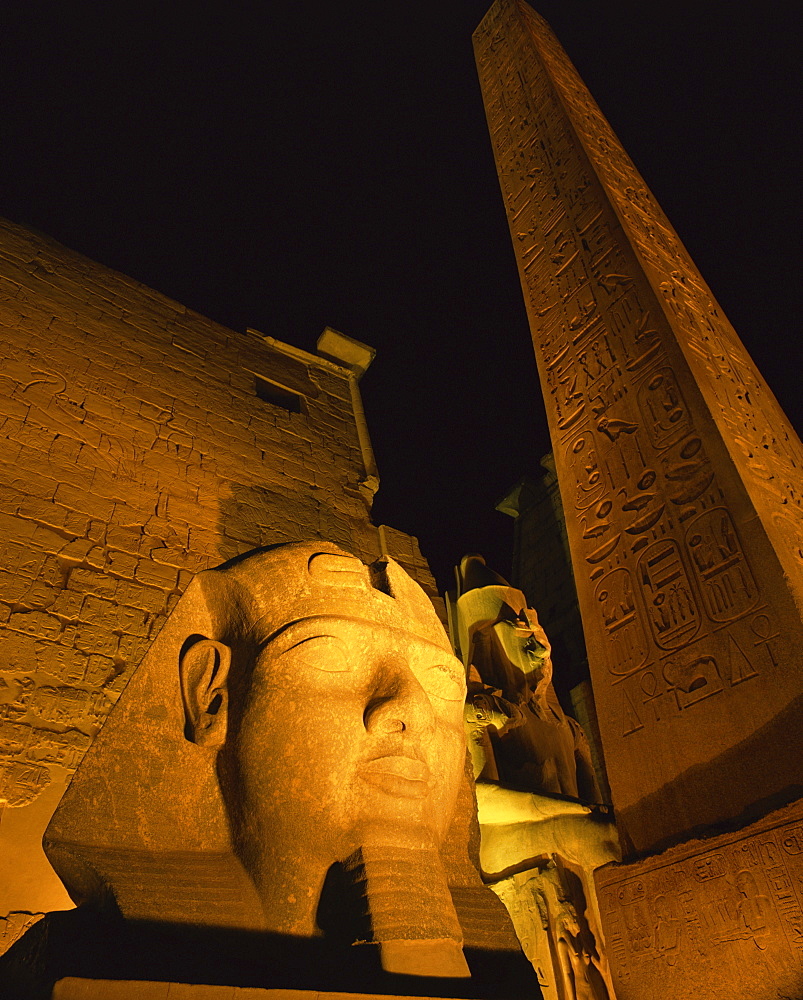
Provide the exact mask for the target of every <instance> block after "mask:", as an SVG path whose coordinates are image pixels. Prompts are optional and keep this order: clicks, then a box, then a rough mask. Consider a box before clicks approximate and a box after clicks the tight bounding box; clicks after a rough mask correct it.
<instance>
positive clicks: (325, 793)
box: [236, 615, 465, 877]
mask: <svg viewBox="0 0 803 1000" xmlns="http://www.w3.org/2000/svg"><path fill="white" fill-rule="evenodd" d="M464 697H465V681H464V675H463V669H462V666H461V664H460V662H459V661H458V660H456V659H455V658H454V657H453V656H452V655H451V654H450V653H449V652H448V651H447V650H446V649H444V648H443V647H442V646H440V645H436V644H434V643H432V642H429V641H426V640H424V639H421V638H419V637H418V636H416V635H415V634H413V633H411V632H408V631H405V630H403V629H401V628H394V627H390V626H387V625H381V624H378V623H376V622H369V621H360V620H354V619H348V618H342V617H337V616H327V615H321V616H315V617H309V618H305V619H302V620H300V621H295V622H293V623H292V624H291V625H289V626H288V627H286V628H284V629H282V631H281V632H280V633H279V634H278V635H277V636H276V637H275V638H273V639H272V640H271V641H269V642H268V643H267V645H266V646H265V647H264V648H263V649H262V650H261V652H260V653H259V655H258V657H257V661H256V664H255V667H254V673H253V677H252V683H251V690H250V693H249V696H248V698H247V702H246V705H245V708H244V711H243V717H242V722H241V725H240V728H239V734H238V737H237V743H236V756H237V761H238V770H239V774H240V788H241V798H242V815H243V817H244V822H245V824H246V825H247V831H246V836H245V842H246V843H247V844H248V845H249V847H248V850H247V856H248V860H249V861H250V863H251V866H255V867H256V870H257V873H259V872H261V873H262V875H263V877H264V876H265V875H266V874H267V872H265V870H264V869H265V867H266V866H267V867H268V868H269V869H270V868H274V867H275V865H277V864H281V863H282V861H283V860H287V859H292V857H294V856H298V857H299V858H300V857H302V856H303V857H304V859H306V860H305V863H307V862H308V861H309V860H311V859H312V858H316V859H317V860H318V861H319V862H321V863H331V862H332V861H335V860H343V859H345V858H346V857H348V856H349V855H350V854H351V853H352V852H353V851H355V850H356V849H357V848H358V847H360V846H361V844H363V843H364V842H365V840H366V838H369V839H376V838H377V837H380V838H385V839H386V840H387V841H388V842H393V843H404V844H410V845H414V844H416V843H418V842H424V843H427V842H428V843H434V844H438V843H440V841H441V839H442V838H443V836H444V834H445V832H446V830H447V828H448V826H449V822H450V820H451V816H452V812H453V808H454V803H455V799H456V796H457V791H458V786H459V782H460V779H461V775H462V766H463V759H464V756H465V743H464V737H463V729H462V725H463V723H462V718H463V700H464Z"/></svg>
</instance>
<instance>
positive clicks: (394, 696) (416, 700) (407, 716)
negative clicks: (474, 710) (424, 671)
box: [363, 657, 435, 735]
mask: <svg viewBox="0 0 803 1000" xmlns="http://www.w3.org/2000/svg"><path fill="white" fill-rule="evenodd" d="M363 722H364V724H365V728H366V729H367V731H368V732H369V733H373V734H376V735H381V734H389V733H403V732H408V733H411V734H412V733H415V734H417V735H422V734H424V733H426V732H429V731H431V730H432V729H433V727H434V724H435V713H434V712H433V709H432V703H431V702H430V700H429V696H428V695H427V693H426V691H425V690H424V689H423V687H422V686H421V684H420V682H419V681H418V678H417V677H416V676H415V674H414V672H413V671H412V669H411V668H410V665H409V663H407V662H406V660H404V659H403V658H401V657H399V658H394V659H393V660H392V661H389V662H386V663H383V664H382V668H381V670H380V671H379V672H378V674H377V676H376V678H375V684H374V688H373V691H372V695H371V698H370V699H369V701H368V704H367V705H366V707H365V711H364V713H363Z"/></svg>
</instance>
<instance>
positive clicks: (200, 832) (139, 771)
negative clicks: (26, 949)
mask: <svg viewBox="0 0 803 1000" xmlns="http://www.w3.org/2000/svg"><path fill="white" fill-rule="evenodd" d="M464 697H465V679H464V671H463V668H462V666H461V664H460V662H459V661H458V660H457V659H456V658H455V657H454V656H453V654H452V652H451V648H450V646H449V643H448V640H447V638H446V635H445V633H444V630H443V627H442V626H441V624H440V622H439V621H438V619H437V617H436V615H435V613H434V611H433V609H432V606H431V604H430V602H429V601H428V599H427V597H426V595H425V594H424V593H423V591H422V590H421V588H420V587H419V586H418V585H417V584H416V583H414V582H413V581H412V580H411V579H410V577H408V576H407V574H406V573H405V572H404V571H403V570H402V569H401V567H400V566H398V565H397V564H396V563H394V562H393V561H392V560H389V559H388V560H383V561H380V562H377V563H374V564H373V565H371V566H366V565H364V564H363V563H362V562H361V561H360V560H359V559H357V558H355V557H354V556H352V555H350V554H349V553H347V552H344V551H343V550H341V549H339V548H338V547H336V546H334V545H332V544H329V543H325V542H323V543H321V542H312V543H299V544H292V545H285V546H279V547H274V548H271V549H268V550H259V551H256V552H253V553H250V554H248V555H246V556H243V557H240V558H238V559H236V560H233V561H232V562H231V563H229V564H227V565H225V566H223V567H221V568H219V569H216V570H209V571H206V572H203V573H200V574H199V575H198V576H197V577H195V578H194V580H193V581H192V582H191V584H190V586H189V587H188V589H187V591H186V593H185V594H184V596H183V597H182V598H181V600H180V601H179V603H178V604H177V606H176V608H175V610H174V611H173V613H172V615H171V616H170V618H169V620H168V622H167V623H166V625H165V626H164V628H163V630H162V632H161V633H160V634H159V636H158V638H157V639H156V640H155V642H154V643H153V645H152V647H151V649H150V650H149V652H148V654H147V655H146V657H145V659H144V660H143V662H142V664H141V666H140V667H139V669H138V670H137V671H136V673H135V675H134V677H133V679H132V681H131V682H130V684H129V685H128V687H127V688H126V690H125V691H124V693H123V695H122V696H121V698H120V701H119V703H118V705H117V706H116V707H115V710H114V711H113V713H112V715H111V716H110V718H109V721H108V722H107V724H106V726H105V727H104V729H103V731H102V733H101V734H100V736H99V737H98V739H97V740H96V742H95V744H94V745H93V747H92V749H91V751H90V752H89V754H88V755H87V757H86V759H85V760H84V762H83V763H82V765H81V767H80V768H79V771H78V772H77V774H76V777H75V779H74V781H73V783H72V785H71V786H70V788H69V790H68V792H67V794H66V795H65V797H64V799H63V801H62V804H61V805H60V807H59V809H58V810H57V812H56V814H55V816H54V818H53V821H52V822H51V824H50V826H49V828H48V831H47V834H46V838H45V845H46V851H47V853H48V856H49V858H50V859H51V862H52V863H53V865H54V867H55V868H56V871H57V872H58V873H59V874H60V875H61V877H62V879H63V881H64V882H65V885H66V886H67V888H68V890H69V891H70V893H71V895H72V896H73V898H74V899H76V901H78V902H82V901H86V900H95V901H97V900H98V899H102V898H103V897H104V896H106V897H108V895H109V894H111V895H112V896H113V897H114V901H115V903H116V906H117V907H118V908H119V910H120V911H121V912H122V913H123V915H124V916H125V917H127V918H129V919H134V920H153V919H158V920H160V921H162V922H168V923H178V924H198V925H202V926H219V927H229V928H243V929H249V930H257V931H259V930H265V931H270V932H273V933H278V934H284V935H293V936H295V937H314V936H315V935H317V934H319V933H320V927H319V912H318V908H319V905H320V901H321V897H322V894H323V892H324V887H325V884H326V883H327V879H328V878H329V876H330V874H331V871H332V868H333V866H340V868H341V869H342V870H344V871H346V872H347V873H351V876H352V877H353V879H354V880H356V881H357V882H358V883H360V884H361V885H362V888H363V895H364V897H365V899H366V900H367V909H368V911H369V914H370V918H371V924H372V927H373V935H374V939H375V940H376V941H377V943H378V944H379V945H380V950H381V954H382V965H383V967H384V968H386V969H389V970H390V971H398V972H407V973H410V972H412V973H415V974H425V975H446V976H465V975H467V974H468V969H467V967H466V964H465V960H464V958H463V954H462V951H461V942H462V931H461V927H460V924H459V922H458V919H457V916H456V913H455V909H454V906H453V903H452V899H453V897H454V896H455V893H456V892H457V893H458V894H459V892H460V891H461V887H462V891H465V890H471V891H474V889H478V888H479V885H478V880H477V877H476V873H475V872H474V870H473V868H472V866H471V863H470V862H469V858H468V840H469V831H470V828H471V822H472V814H471V798H470V792H468V786H467V782H466V779H465V768H464V762H465V740H464V735H463V701H464ZM458 801H459V803H460V804H459V808H457V809H456V803H458ZM377 886H380V889H379V890H377ZM388 886H390V893H389V894H388V893H387V892H385V891H384V890H385V889H387V887H388ZM450 886H451V888H452V892H451V893H450V891H449V887H450Z"/></svg>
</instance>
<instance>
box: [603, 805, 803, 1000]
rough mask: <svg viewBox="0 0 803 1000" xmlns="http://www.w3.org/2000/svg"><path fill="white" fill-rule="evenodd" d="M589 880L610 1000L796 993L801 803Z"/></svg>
mask: <svg viewBox="0 0 803 1000" xmlns="http://www.w3.org/2000/svg"><path fill="white" fill-rule="evenodd" d="M596 883H597V893H598V896H599V903H600V909H601V913H602V922H603V927H604V931H605V940H606V942H607V954H608V960H609V962H610V965H611V970H612V972H613V978H614V986H615V989H616V996H617V1000H644V998H645V997H658V996H660V997H661V998H662V1000H688V998H689V997H705V1000H778V998H779V997H789V998H791V997H799V996H803V799H801V800H798V801H797V802H796V803H794V804H792V805H790V806H787V807H785V808H784V809H780V810H778V811H777V812H773V813H771V814H770V815H768V816H765V817H764V818H763V819H761V820H759V821H758V822H755V823H753V824H751V825H750V826H746V827H743V828H742V829H741V830H738V831H736V832H731V833H727V834H724V835H722V836H718V837H711V838H708V839H706V840H694V841H687V842H686V843H684V844H681V845H679V846H677V847H673V848H670V849H669V850H667V851H665V852H664V853H662V854H659V855H654V856H653V857H650V858H647V859H645V860H641V861H635V862H632V863H630V864H612V865H606V866H605V867H604V868H601V869H599V870H598V871H597V872H596Z"/></svg>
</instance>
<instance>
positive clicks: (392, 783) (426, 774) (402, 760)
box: [360, 754, 431, 799]
mask: <svg viewBox="0 0 803 1000" xmlns="http://www.w3.org/2000/svg"><path fill="white" fill-rule="evenodd" d="M430 773H431V772H430V770H429V768H428V767H427V765H426V764H425V763H424V761H422V760H415V759H414V758H412V757H404V756H402V755H401V754H388V755H387V756H386V757H375V758H374V759H373V760H369V761H367V762H366V763H365V764H363V765H362V766H361V767H360V775H361V776H362V778H363V780H364V781H367V782H368V784H370V785H374V786H375V787H377V788H380V789H381V790H382V791H383V792H387V793H388V794H390V795H398V796H399V797H400V798H404V799H423V798H424V797H425V796H426V795H427V793H428V791H429V784H428V783H429V779H430Z"/></svg>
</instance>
